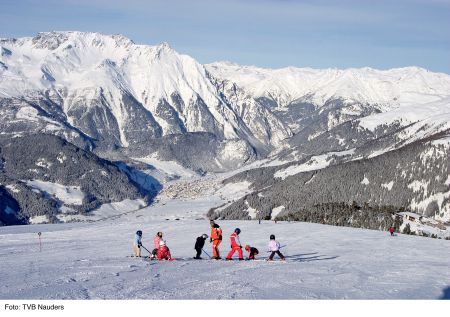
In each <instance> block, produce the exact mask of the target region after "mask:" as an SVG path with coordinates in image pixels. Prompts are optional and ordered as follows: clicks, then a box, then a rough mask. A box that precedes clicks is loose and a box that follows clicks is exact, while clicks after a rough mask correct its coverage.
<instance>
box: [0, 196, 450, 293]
mask: <svg viewBox="0 0 450 317" xmlns="http://www.w3.org/2000/svg"><path fill="white" fill-rule="evenodd" d="M173 207H174V208H176V204H174V205H173ZM190 207H191V208H195V202H191V206H190ZM180 212H181V211H180ZM150 214H151V210H146V211H145V212H143V211H142V210H141V211H138V212H136V213H135V214H126V215H124V216H122V217H120V218H117V219H114V220H111V219H110V220H105V221H99V222H95V223H89V224H87V223H70V224H56V225H30V226H12V227H2V228H0V271H1V281H2V282H1V283H0V299H438V298H442V297H445V296H448V293H449V288H450V271H449V263H450V242H449V241H445V240H437V239H431V238H423V237H417V236H406V235H398V236H395V237H391V236H389V234H388V233H387V232H380V231H371V230H363V229H353V228H344V227H333V226H325V225H319V224H309V223H294V222H291V223H287V222H278V223H277V224H275V223H274V222H272V221H263V222H262V223H261V224H260V225H259V224H258V222H257V221H219V224H220V225H221V226H222V228H223V230H224V241H223V243H222V244H221V246H220V249H221V252H222V256H223V257H225V256H226V253H227V252H228V251H229V238H228V237H229V234H230V233H231V232H232V230H233V229H234V228H236V227H239V228H241V230H242V233H241V235H240V240H241V242H242V244H243V245H245V244H247V243H248V244H251V245H252V246H255V247H257V248H258V249H259V251H260V255H259V258H260V259H262V258H263V257H265V256H267V253H266V245H267V242H268V238H269V235H270V234H275V235H276V237H277V240H278V241H279V242H280V243H281V244H282V245H284V244H287V247H285V248H283V249H282V252H283V253H284V254H285V255H286V257H287V259H288V260H287V262H285V263H283V262H278V261H276V262H272V263H269V262H265V261H229V262H227V261H211V260H193V259H192V256H194V254H195V251H194V249H193V248H194V242H195V239H196V237H197V236H199V235H200V234H202V233H207V234H209V222H208V221H207V220H206V219H202V220H194V219H191V220H180V221H176V220H163V219H160V220H157V219H155V218H154V217H150ZM138 229H141V230H142V231H143V243H144V246H146V247H147V248H148V249H150V250H151V249H152V245H153V243H152V239H153V236H154V234H155V233H156V232H157V231H162V232H163V233H164V238H165V239H166V241H167V244H168V246H169V248H170V249H171V252H172V255H173V256H174V257H176V258H178V259H179V260H177V261H170V262H168V261H164V262H159V261H147V260H144V259H141V258H132V257H127V256H130V254H131V252H132V242H133V238H134V233H135V231H136V230H138ZM39 231H41V232H42V252H39V243H38V235H37V232H39ZM205 250H206V251H207V252H208V253H210V251H211V248H210V244H209V243H207V244H206V248H205ZM144 254H146V252H145V251H144ZM235 256H236V255H235ZM444 292H446V294H447V295H444Z"/></svg>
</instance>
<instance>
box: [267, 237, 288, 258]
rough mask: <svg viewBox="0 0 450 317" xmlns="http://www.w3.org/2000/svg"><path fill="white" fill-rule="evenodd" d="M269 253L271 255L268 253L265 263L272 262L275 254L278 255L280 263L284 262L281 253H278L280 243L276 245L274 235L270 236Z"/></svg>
mask: <svg viewBox="0 0 450 317" xmlns="http://www.w3.org/2000/svg"><path fill="white" fill-rule="evenodd" d="M269 251H270V252H271V253H270V256H269V258H268V259H267V261H272V260H273V257H274V256H275V253H276V254H278V256H279V257H280V258H281V260H282V261H284V260H285V258H284V255H283V254H281V252H280V243H278V242H277V241H276V240H275V235H273V234H271V235H270V241H269Z"/></svg>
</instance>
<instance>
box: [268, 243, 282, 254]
mask: <svg viewBox="0 0 450 317" xmlns="http://www.w3.org/2000/svg"><path fill="white" fill-rule="evenodd" d="M285 246H287V244H285V245H282V246H281V247H279V248H278V249H281V248H284V247H285ZM270 252H272V251H267V253H270Z"/></svg>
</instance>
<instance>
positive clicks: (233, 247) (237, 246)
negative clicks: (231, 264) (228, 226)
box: [227, 228, 244, 261]
mask: <svg viewBox="0 0 450 317" xmlns="http://www.w3.org/2000/svg"><path fill="white" fill-rule="evenodd" d="M240 233H241V229H239V228H236V229H234V232H233V233H232V234H231V235H230V242H231V251H230V252H229V253H228V255H227V260H231V258H232V257H233V254H234V252H236V251H237V252H238V255H239V260H240V261H242V260H243V259H244V255H243V254H242V246H241V244H240V241H239V237H238V235H239V234H240ZM236 239H237V241H236ZM238 242H239V243H238Z"/></svg>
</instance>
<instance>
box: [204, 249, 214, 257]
mask: <svg viewBox="0 0 450 317" xmlns="http://www.w3.org/2000/svg"><path fill="white" fill-rule="evenodd" d="M202 251H203V252H205V254H206V255H207V256H208V257H209V258H210V259H212V257H211V256H210V255H209V254H208V252H206V251H205V250H203V249H202Z"/></svg>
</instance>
